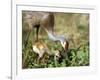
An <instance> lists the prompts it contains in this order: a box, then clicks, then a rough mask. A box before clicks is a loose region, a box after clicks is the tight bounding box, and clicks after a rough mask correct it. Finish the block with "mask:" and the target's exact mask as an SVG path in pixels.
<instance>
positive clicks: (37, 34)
mask: <svg viewBox="0 0 100 80" xmlns="http://www.w3.org/2000/svg"><path fill="white" fill-rule="evenodd" d="M35 27H36V41H38V39H39V28H40V25H36V26H35Z"/></svg>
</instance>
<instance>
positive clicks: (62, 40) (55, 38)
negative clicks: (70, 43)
mask: <svg viewBox="0 0 100 80" xmlns="http://www.w3.org/2000/svg"><path fill="white" fill-rule="evenodd" d="M48 36H49V39H50V40H52V41H61V42H64V41H66V38H65V37H64V36H56V35H54V34H52V33H50V32H48Z"/></svg>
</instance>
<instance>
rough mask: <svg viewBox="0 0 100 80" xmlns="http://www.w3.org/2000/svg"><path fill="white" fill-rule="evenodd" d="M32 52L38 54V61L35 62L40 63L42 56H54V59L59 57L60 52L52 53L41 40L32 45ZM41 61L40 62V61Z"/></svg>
mask: <svg viewBox="0 0 100 80" xmlns="http://www.w3.org/2000/svg"><path fill="white" fill-rule="evenodd" d="M32 47H33V51H34V52H35V53H36V54H38V60H37V62H40V60H41V59H42V58H43V56H44V55H45V54H46V53H47V54H48V56H50V55H54V56H56V57H58V58H59V57H61V56H60V52H58V51H54V52H51V51H50V50H49V48H48V46H47V45H46V44H45V42H43V41H42V40H39V41H36V42H35V43H34V44H33V46H32ZM41 61H42V60H41Z"/></svg>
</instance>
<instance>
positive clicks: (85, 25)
mask: <svg viewBox="0 0 100 80" xmlns="http://www.w3.org/2000/svg"><path fill="white" fill-rule="evenodd" d="M54 15H55V32H56V34H57V35H64V36H65V37H66V38H68V41H69V50H68V52H67V53H66V54H68V57H61V58H60V59H55V57H54V56H50V57H49V58H45V61H46V62H45V63H37V62H36V60H37V58H38V55H37V54H36V53H34V52H33V50H32V44H33V43H34V40H33V39H35V37H36V36H35V32H34V31H35V30H33V32H31V34H30V36H29V40H28V43H27V46H26V47H25V48H23V50H22V67H23V69H27V68H48V67H51V68H52V67H73V66H89V53H90V52H89V14H81V13H54ZM23 26H25V24H24V23H23ZM33 33H34V34H33ZM39 34H40V35H39V37H40V39H42V40H43V41H44V42H45V43H46V44H47V45H48V47H49V49H50V50H51V51H52V52H53V51H54V50H57V49H59V50H62V47H61V44H60V43H59V42H52V41H50V40H49V39H48V36H47V34H46V32H45V31H44V30H43V29H40V33H39ZM62 53H63V50H62Z"/></svg>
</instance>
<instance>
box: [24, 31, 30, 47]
mask: <svg viewBox="0 0 100 80" xmlns="http://www.w3.org/2000/svg"><path fill="white" fill-rule="evenodd" d="M30 33H31V30H29V31H28V33H27V36H26V39H25V47H26V46H27V44H28V40H29V36H30Z"/></svg>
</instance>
